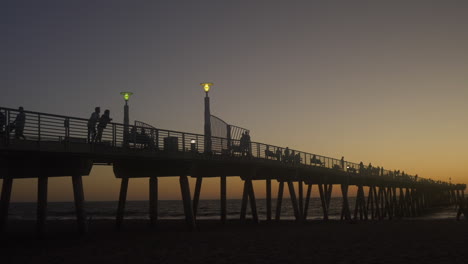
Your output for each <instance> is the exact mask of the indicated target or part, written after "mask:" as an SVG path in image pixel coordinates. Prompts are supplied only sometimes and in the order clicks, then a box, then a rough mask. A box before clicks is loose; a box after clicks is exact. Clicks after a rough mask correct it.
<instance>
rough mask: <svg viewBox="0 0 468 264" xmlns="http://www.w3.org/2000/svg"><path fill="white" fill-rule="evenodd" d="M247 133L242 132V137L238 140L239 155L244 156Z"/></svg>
mask: <svg viewBox="0 0 468 264" xmlns="http://www.w3.org/2000/svg"><path fill="white" fill-rule="evenodd" d="M246 133H247V132H242V136H241V138H240V142H239V147H240V150H241V155H242V156H244V153H245V152H246V140H247V138H246V136H245V134H246Z"/></svg>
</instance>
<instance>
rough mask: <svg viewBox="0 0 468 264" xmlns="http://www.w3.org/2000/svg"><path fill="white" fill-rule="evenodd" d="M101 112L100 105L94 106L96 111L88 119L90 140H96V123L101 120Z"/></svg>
mask: <svg viewBox="0 0 468 264" xmlns="http://www.w3.org/2000/svg"><path fill="white" fill-rule="evenodd" d="M100 112H101V108H100V107H96V108H94V113H92V114H91V117H90V118H89V120H88V142H89V143H91V142H94V140H95V139H96V124H97V122H98V121H99V113H100Z"/></svg>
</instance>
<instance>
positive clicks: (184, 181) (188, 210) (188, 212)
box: [179, 175, 196, 230]
mask: <svg viewBox="0 0 468 264" xmlns="http://www.w3.org/2000/svg"><path fill="white" fill-rule="evenodd" d="M179 183H180V191H181V193H182V200H183V204H184V212H185V221H186V222H187V225H188V228H189V230H193V229H194V228H195V226H196V225H195V217H194V214H193V207H192V198H191V195H190V186H189V182H188V178H187V175H181V176H180V178H179Z"/></svg>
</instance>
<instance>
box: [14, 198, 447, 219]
mask: <svg viewBox="0 0 468 264" xmlns="http://www.w3.org/2000/svg"><path fill="white" fill-rule="evenodd" d="M354 201H355V199H354V198H350V209H351V211H352V210H353V209H354ZM341 203H342V200H341V198H332V200H331V202H330V211H329V218H330V219H339V218H340V215H341V205H342V204H341ZM85 206H86V212H87V217H88V218H91V219H115V215H116V211H117V201H109V202H86V205H85ZM158 206H159V209H158V217H159V219H182V218H184V213H183V212H184V211H183V205H182V201H175V200H162V201H159V202H158ZM320 206H321V204H320V199H319V198H312V199H311V202H310V205H309V209H308V219H312V220H314V219H317V220H318V219H322V209H321V207H320ZM148 207H149V202H148V201H128V202H127V204H126V208H125V218H126V219H149V216H148ZM240 208H241V200H240V199H229V200H227V213H228V215H227V217H228V219H238V218H239V215H240ZM47 209H48V212H47V214H48V219H55V220H67V219H75V206H74V203H73V202H49V203H48V208H47ZM275 209H276V200H275V199H273V200H272V210H273V217H274V215H275ZM249 210H250V209H248V211H247V212H248V215H249V213H250V211H249ZM257 210H258V214H259V218H260V219H266V200H265V199H257ZM9 214H10V215H9V219H24V220H34V219H35V218H36V203H11V205H10V211H9ZM455 215H456V211H455V209H454V208H439V209H437V210H434V211H433V212H431V213H430V214H427V215H425V216H422V217H418V218H417V219H455ZM197 218H198V219H219V218H220V201H219V200H200V202H199V207H198V212H197ZM281 219H284V220H287V219H294V211H293V209H292V206H291V201H290V200H289V199H283V205H282V209H281Z"/></svg>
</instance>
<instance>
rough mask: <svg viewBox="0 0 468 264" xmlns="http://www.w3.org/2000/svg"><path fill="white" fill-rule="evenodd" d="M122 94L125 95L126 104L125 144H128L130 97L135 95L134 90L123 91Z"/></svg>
mask: <svg viewBox="0 0 468 264" xmlns="http://www.w3.org/2000/svg"><path fill="white" fill-rule="evenodd" d="M120 95H123V98H124V100H125V106H124V134H123V136H124V138H123V140H124V142H123V143H124V146H127V144H128V126H129V125H130V118H129V110H128V100H129V99H130V96H132V95H133V93H132V92H121V93H120Z"/></svg>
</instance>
